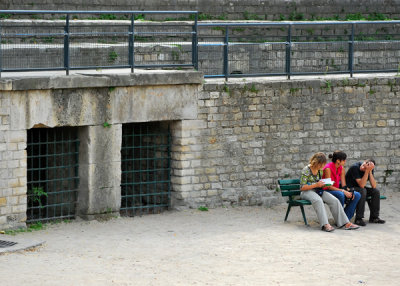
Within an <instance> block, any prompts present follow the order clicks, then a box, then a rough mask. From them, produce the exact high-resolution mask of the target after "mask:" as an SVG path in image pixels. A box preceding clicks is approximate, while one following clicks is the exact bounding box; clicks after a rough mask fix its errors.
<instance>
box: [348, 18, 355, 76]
mask: <svg viewBox="0 0 400 286" xmlns="http://www.w3.org/2000/svg"><path fill="white" fill-rule="evenodd" d="M353 68H354V23H352V24H351V35H350V40H349V72H350V77H353Z"/></svg>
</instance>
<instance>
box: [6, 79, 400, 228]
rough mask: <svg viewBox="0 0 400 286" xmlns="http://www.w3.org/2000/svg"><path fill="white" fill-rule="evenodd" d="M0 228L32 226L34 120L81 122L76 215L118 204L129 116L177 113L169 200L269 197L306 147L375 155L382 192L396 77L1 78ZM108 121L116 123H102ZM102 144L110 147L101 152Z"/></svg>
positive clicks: (399, 118) (393, 167) (303, 159)
mask: <svg viewBox="0 0 400 286" xmlns="http://www.w3.org/2000/svg"><path fill="white" fill-rule="evenodd" d="M0 103H1V106H0V119H1V125H0V229H2V228H13V227H19V226H23V225H25V219H26V208H27V202H26V198H27V197H26V193H27V178H26V175H27V158H26V156H27V153H26V143H27V135H26V134H27V130H28V129H30V128H36V127H45V126H47V127H56V126H57V127H59V126H77V128H78V133H79V134H78V136H79V139H80V147H79V150H80V154H79V177H80V185H79V190H78V205H77V215H79V216H81V217H85V218H89V219H90V218H94V217H96V216H98V215H102V214H104V213H106V212H112V213H118V211H119V208H120V203H121V187H120V181H121V151H120V150H121V136H122V124H124V123H129V122H148V121H164V122H166V121H167V122H169V123H170V127H171V132H172V162H171V168H172V174H171V186H172V207H173V208H180V207H198V206H208V207H217V206H222V205H263V206H271V205H274V204H276V203H279V202H281V201H282V198H281V196H280V193H279V190H278V189H277V180H278V179H279V178H293V177H298V176H299V174H300V170H301V169H302V167H303V166H304V165H305V164H307V162H308V159H309V157H310V156H311V155H312V154H313V153H315V152H317V151H322V152H325V153H326V154H328V153H330V152H332V151H334V150H337V149H339V150H343V151H344V152H346V153H347V154H348V165H350V164H352V163H353V162H355V161H358V160H362V159H365V158H370V157H374V158H375V159H376V161H377V169H376V177H377V179H378V182H379V185H380V188H381V189H382V190H384V191H385V192H389V191H400V189H399V184H398V181H399V172H400V143H399V142H400V78H399V77H397V76H389V75H388V76H382V77H378V76H372V75H370V76H364V77H359V78H348V77H343V78H337V77H335V78H330V77H326V78H325V79H313V78H308V79H302V80H291V81H288V80H282V79H274V80H268V79H257V80H256V79H248V78H247V79H236V80H233V81H232V82H228V83H224V82H223V81H222V80H208V81H205V82H204V81H203V78H202V77H201V74H200V73H198V72H189V71H182V72H167V71H162V72H150V73H149V72H147V73H146V74H109V75H106V74H98V75H95V76H91V75H72V76H55V77H27V78H8V79H2V80H1V81H0ZM105 122H107V124H108V125H109V128H106V127H104V123H105ZM105 150H107V151H106V152H105Z"/></svg>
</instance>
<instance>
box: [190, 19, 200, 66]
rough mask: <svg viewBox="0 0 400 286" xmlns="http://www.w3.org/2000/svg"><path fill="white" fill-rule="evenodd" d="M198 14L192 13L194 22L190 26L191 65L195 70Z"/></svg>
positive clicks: (197, 55) (197, 64) (197, 60)
mask: <svg viewBox="0 0 400 286" xmlns="http://www.w3.org/2000/svg"><path fill="white" fill-rule="evenodd" d="M197 21H198V14H197V13H196V14H195V15H194V24H193V28H192V32H193V34H192V65H193V67H194V68H195V69H196V70H199V50H198V36H197V32H198V26H197Z"/></svg>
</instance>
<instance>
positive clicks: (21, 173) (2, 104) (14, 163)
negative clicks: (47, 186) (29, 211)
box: [0, 92, 27, 230]
mask: <svg viewBox="0 0 400 286" xmlns="http://www.w3.org/2000/svg"><path fill="white" fill-rule="evenodd" d="M12 106H13V102H12V100H11V96H10V94H9V93H8V92H1V93H0V230H1V229H13V228H19V227H25V222H26V207H27V203H26V201H27V197H26V183H27V182H26V150H25V149H26V130H24V128H23V127H21V125H19V124H15V121H16V119H15V118H16V117H17V116H18V115H17V114H16V115H14V114H12V113H11V110H12Z"/></svg>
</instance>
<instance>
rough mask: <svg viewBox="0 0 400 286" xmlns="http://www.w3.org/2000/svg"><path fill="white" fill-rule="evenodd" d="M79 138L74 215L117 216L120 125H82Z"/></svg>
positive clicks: (119, 183) (85, 216)
mask: <svg viewBox="0 0 400 286" xmlns="http://www.w3.org/2000/svg"><path fill="white" fill-rule="evenodd" d="M79 140H80V148H79V177H80V184H79V194H78V205H77V215H78V216H80V217H82V218H85V219H93V218H96V217H102V216H111V215H119V209H120V206H121V143H122V124H114V125H109V126H108V127H104V126H85V127H82V128H80V131H79Z"/></svg>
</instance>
